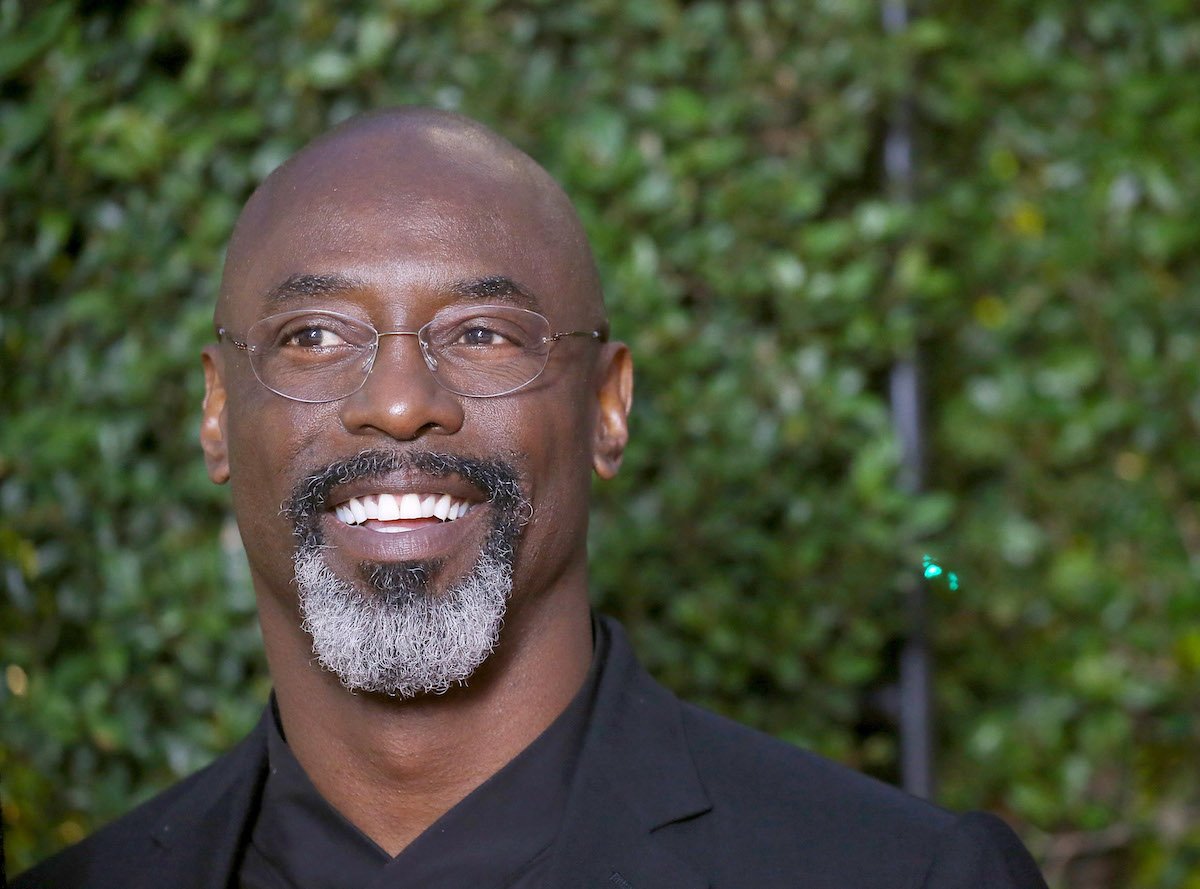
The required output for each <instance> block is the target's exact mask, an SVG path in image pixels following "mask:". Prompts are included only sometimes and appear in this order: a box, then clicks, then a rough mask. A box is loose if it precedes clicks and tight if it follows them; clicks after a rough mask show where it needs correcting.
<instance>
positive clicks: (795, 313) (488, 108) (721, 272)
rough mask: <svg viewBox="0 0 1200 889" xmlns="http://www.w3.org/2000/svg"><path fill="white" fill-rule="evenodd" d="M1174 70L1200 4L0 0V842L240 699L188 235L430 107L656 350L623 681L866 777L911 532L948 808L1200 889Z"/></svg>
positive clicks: (1182, 226) (188, 735) (1184, 296)
mask: <svg viewBox="0 0 1200 889" xmlns="http://www.w3.org/2000/svg"><path fill="white" fill-rule="evenodd" d="M1198 95H1200V22H1198V21H1197V17H1196V15H1195V13H1194V10H1193V9H1192V8H1191V4H1190V3H1188V2H1186V0H1141V2H1137V3H1133V2H1114V0H1107V2H1106V0H1098V2H1092V3H1088V4H1075V3H1068V2H1064V0H1024V2H1015V0H995V2H991V3H987V4H978V3H966V2H962V0H929V2H927V3H925V4H924V7H923V9H922V14H921V16H920V18H919V19H918V20H917V21H916V23H915V24H913V25H912V26H911V27H909V28H908V29H907V30H906V31H905V32H904V33H903V34H901V35H899V36H894V37H888V36H885V35H884V33H883V32H882V29H881V27H880V25H879V9H878V8H877V5H876V3H874V2H867V0H794V2H787V0H774V2H771V0H739V2H717V0H694V2H681V0H639V2H638V3H624V2H618V0H569V2H563V0H557V2H549V0H543V2H537V0H524V2H518V0H462V2H456V3H448V2H438V0H370V2H366V0H353V2H345V3H340V4H336V11H335V4H329V3H320V2H314V0H255V2H251V0H207V2H203V0H198V2H194V3H171V2H166V0H158V2H155V0H143V2H105V3H97V2H88V0H78V2H62V0H56V2H44V3H39V4H22V3H18V2H15V0H0V200H2V202H3V203H2V212H0V233H2V234H0V294H2V295H3V315H2V316H0V362H2V364H0V374H2V377H0V393H2V404H3V415H2V416H3V421H2V423H0V510H2V517H0V559H2V560H3V562H2V577H3V581H2V582H3V592H4V595H3V599H2V600H0V631H2V632H0V645H2V649H0V669H3V670H4V681H3V683H0V707H2V708H3V711H4V719H3V720H2V721H0V774H2V778H3V780H2V784H3V790H2V793H3V797H2V799H3V813H4V820H5V823H6V829H7V833H8V853H9V859H10V866H11V867H12V868H13V869H14V870H17V871H19V870H20V869H22V868H23V867H24V866H27V865H28V864H30V863H32V862H33V861H34V860H36V859H38V858H40V857H41V856H43V855H45V854H48V853H49V852H51V851H52V850H54V849H56V848H58V847H60V846H61V845H63V844H65V843H67V842H70V841H73V840H76V839H78V838H79V837H81V836H82V835H84V834H85V833H86V832H87V831H89V830H90V829H92V828H93V827H94V826H96V825H98V824H99V823H102V822H103V821H105V820H107V819H109V818H111V817H113V816H115V815H116V814H118V813H119V812H121V811H124V810H126V809H127V808H128V807H129V806H130V805H131V804H132V803H133V802H134V801H135V800H138V799H141V798H143V797H145V796H147V795H148V794H150V793H151V792H152V791H153V790H154V789H156V788H159V787H162V786H164V785H166V784H168V783H170V782H171V781H173V780H175V779H176V778H178V777H179V776H181V775H183V774H185V773H187V772H189V771H191V770H193V769H194V768H196V767H198V766H199V765H200V764H202V763H203V762H205V761H206V760H208V759H209V758H211V756H212V755H214V753H216V752H217V751H219V750H222V749H224V748H226V747H228V746H229V745H230V744H231V743H232V742H233V741H234V739H236V738H237V737H238V736H239V735H240V733H241V732H243V731H244V730H245V729H246V728H247V727H248V726H249V725H250V724H251V723H252V721H253V720H254V718H255V716H256V714H257V711H258V708H259V706H260V705H261V702H262V700H263V699H264V697H265V694H266V690H267V680H266V679H265V676H264V668H263V664H262V661H261V658H260V655H259V647H258V646H259V642H258V636H257V628H256V626H255V623H254V617H253V602H252V597H251V594H250V591H249V589H248V583H247V577H246V572H245V568H244V564H243V561H242V557H241V555H240V550H239V546H240V545H239V543H238V541H237V538H236V532H235V530H234V529H233V528H232V527H231V525H230V522H229V519H228V517H227V508H226V507H227V504H226V496H227V495H226V492H225V491H224V490H223V489H217V488H214V487H212V486H210V485H209V483H208V481H207V479H206V477H205V476H204V474H203V470H202V466H201V460H200V457H199V453H198V448H197V446H196V444H195V438H196V434H195V433H196V426H197V418H198V404H199V397H200V391H201V387H200V374H199V372H198V371H199V364H198V360H197V351H198V349H199V346H200V345H201V344H202V343H204V342H205V341H207V339H208V338H209V337H210V336H211V334H210V331H209V318H210V312H211V304H212V299H213V296H214V294H215V292H216V285H217V280H218V276H219V270H220V265H221V251H222V248H223V244H224V242H225V240H226V238H227V236H228V233H229V230H230V227H231V225H232V223H233V220H234V218H235V216H236V213H237V211H238V209H239V207H240V205H241V203H242V202H243V200H244V199H245V198H246V197H247V195H248V194H249V192H250V191H251V189H252V188H253V187H254V185H255V183H256V182H258V181H259V180H260V179H261V178H262V177H263V176H264V175H265V174H266V173H267V172H268V171H269V170H270V169H271V168H272V167H273V166H274V165H275V164H277V163H278V162H279V161H281V160H282V159H283V158H284V157H286V156H287V155H288V154H289V153H290V152H292V151H293V150H295V149H296V148H298V147H299V146H300V145H301V144H303V143H304V142H305V141H306V140H308V139H309V138H311V137H312V136H313V135H315V134H316V133H318V132H320V131H322V130H324V129H326V128H327V127H328V126H330V125H331V124H333V123H335V122H337V121H340V120H342V119H344V118H345V117H347V116H348V115H350V114H352V113H354V112H356V111H358V110H360V109H366V108H375V107H379V106H382V105H387V104H394V103H400V102H419V103H427V104H433V105H437V106H441V107H446V108H452V109H457V110H461V111H463V112H465V113H467V114H470V115H472V116H475V117H478V118H480V119H482V120H484V121H486V122H489V123H490V124H492V125H493V126H495V127H497V128H498V129H499V130H500V131H501V132H503V133H504V134H506V135H507V136H509V137H510V138H511V139H513V140H514V141H515V142H516V143H517V144H519V145H520V146H522V147H523V148H525V149H526V150H528V151H529V152H530V153H531V154H533V155H534V156H535V157H537V158H538V159H540V160H541V161H542V162H543V163H544V164H545V165H546V166H547V167H548V168H549V169H550V170H551V172H552V173H554V174H555V175H556V176H557V177H558V178H559V179H560V180H561V181H562V182H563V183H564V185H565V186H566V188H567V190H568V192H569V193H570V194H572V196H573V197H574V198H575V200H576V201H577V203H578V206H579V209H580V211H581V213H582V214H583V216H584V219H585V221H586V223H587V225H588V227H589V230H590V232H591V234H592V237H593V240H594V244H595V247H596V250H597V253H598V257H599V261H600V264H601V266H602V268H603V269H604V272H605V277H606V282H607V288H608V293H609V299H610V305H611V309H612V315H613V319H614V327H615V329H616V330H617V331H618V333H619V334H620V335H621V336H622V337H624V338H625V339H626V340H627V341H628V342H630V344H631V345H632V347H633V350H634V353H635V355H636V357H637V361H638V368H639V373H640V376H639V383H638V404H637V408H636V416H635V430H634V432H635V438H634V443H633V446H632V449H631V452H630V454H629V458H628V462H627V464H626V468H625V470H624V472H623V473H622V475H621V477H620V478H619V479H618V480H617V481H616V482H615V483H613V484H610V485H607V486H599V487H598V488H597V496H598V498H599V505H598V508H597V512H596V519H595V523H594V529H593V532H594V533H593V538H594V539H593V544H594V546H593V550H594V556H595V558H594V563H595V569H594V588H595V594H596V599H597V601H598V602H599V603H600V605H601V606H602V607H603V608H605V609H606V610H608V611H610V612H614V613H616V614H618V615H619V616H621V617H623V618H624V619H625V620H626V621H627V623H628V624H629V625H630V627H631V629H632V631H633V633H634V636H635V640H636V642H637V644H638V648H639V649H640V651H641V653H642V655H643V656H644V658H645V660H646V661H647V662H648V664H649V666H650V667H651V668H652V670H653V671H654V672H655V673H656V674H657V675H658V676H660V677H661V678H663V679H664V680H665V681H666V682H668V683H669V684H670V685H672V686H673V687H675V688H676V689H678V690H679V691H680V692H681V693H682V694H683V695H684V696H686V697H690V698H692V699H695V700H697V701H699V702H701V703H704V704H707V705H709V706H711V707H715V708H717V709H719V710H722V711H724V712H726V713H729V714H731V715H733V716H735V717H737V718H739V719H741V720H744V721H746V722H749V723H752V724H755V725H758V726H760V727H762V728H765V729H767V730H769V731H772V732H774V733H777V734H779V735H782V736H783V737H786V738H789V739H792V740H794V741H797V742H799V743H803V744H807V745H810V746H812V747H814V748H816V749H818V750H820V751H822V752H824V753H826V754H828V755H831V756H833V757H836V758H838V759H840V760H842V761H845V762H847V763H850V764H852V765H854V766H856V767H859V768H864V769H867V770H869V771H872V772H874V773H875V774H878V775H881V776H883V777H886V778H895V775H896V757H897V745H896V739H895V732H894V729H893V727H892V724H891V719H890V717H889V714H888V712H887V707H886V706H885V704H886V701H887V697H888V696H887V689H888V687H889V684H890V683H891V682H892V681H893V679H894V676H895V652H896V650H897V643H898V640H899V639H900V638H901V636H902V632H903V627H904V621H905V618H904V608H903V606H904V600H903V597H902V596H901V594H900V592H899V591H900V590H901V589H902V588H903V586H904V584H905V582H906V580H907V578H909V577H911V576H912V574H913V572H914V570H915V569H916V567H917V565H918V564H919V562H920V556H921V553H922V552H925V551H930V552H935V553H937V554H938V555H939V556H940V558H941V559H942V560H943V562H944V563H945V564H946V565H948V566H949V567H951V568H953V569H955V570H956V571H957V572H958V573H959V574H960V575H962V577H963V580H964V583H963V586H962V588H961V589H959V590H958V591H956V592H951V591H950V590H948V589H947V588H945V587H937V588H935V590H934V597H935V598H934V602H933V612H934V626H933V644H934V650H935V656H936V659H937V667H938V669H937V676H936V692H937V701H938V707H939V719H938V726H939V742H940V748H939V754H938V770H939V777H940V799H941V801H942V802H944V803H945V804H947V805H950V806H953V807H983V808H989V809H993V810H996V811H999V812H1000V813H1002V814H1003V815H1005V816H1006V817H1008V818H1009V819H1010V820H1011V821H1012V822H1013V823H1014V824H1015V825H1016V826H1017V827H1018V829H1019V830H1021V832H1022V833H1023V835H1024V837H1025V838H1026V840H1027V842H1029V844H1030V845H1031V847H1032V848H1033V849H1034V850H1035V852H1036V853H1037V854H1038V855H1039V857H1040V858H1041V860H1042V862H1043V864H1044V866H1045V867H1046V869H1047V872H1048V874H1049V875H1050V877H1051V882H1052V883H1053V884H1054V885H1056V886H1095V887H1100V886H1125V885H1130V886H1139V887H1163V889H1166V887H1197V886H1200V812H1198V810H1197V805H1198V800H1200V797H1198V793H1200V787H1198V784H1200V760H1198V759H1197V757H1196V755H1195V753H1196V750H1197V747H1198V744H1200V713H1198V712H1197V696H1196V693H1195V685H1196V682H1197V677H1198V674H1200V620H1198V618H1200V592H1198V586H1197V580H1198V576H1200V512H1198V511H1197V506H1196V500H1197V497H1196V495H1197V492H1198V488H1200V455H1198V453H1197V449H1196V448H1195V447H1194V446H1193V441H1192V439H1193V438H1194V436H1195V433H1196V428H1197V421H1198V420H1200V396H1198V394H1197V392H1198V387H1197V383H1198V381H1200V357H1198V356H1200V323H1198V322H1200V302H1198V301H1197V298H1196V296H1197V285H1198V283H1200V259H1198V258H1197V257H1198V256H1200V251H1198V250H1197V242H1198V240H1200V215H1198V214H1197V212H1196V209H1195V208H1196V206H1197V204H1198V203H1200V165H1198V164H1197V161H1196V152H1197V147H1198V146H1200V103H1198V102H1197V101H1196V96H1198ZM904 97H909V98H910V99H911V103H912V106H911V107H912V109H913V113H914V116H915V120H916V134H917V139H918V150H917V166H918V183H917V199H916V201H915V203H913V204H912V205H911V206H909V205H906V204H905V203H903V202H902V201H899V200H896V199H894V198H893V197H891V196H890V195H891V193H890V191H889V188H888V186H887V183H886V182H885V181H884V177H883V175H882V148H881V146H882V138H883V134H884V132H885V130H886V121H887V119H888V116H889V114H890V113H891V109H893V107H894V106H895V103H896V102H897V101H899V100H900V99H902V98H904ZM913 350H918V351H919V353H920V355H921V358H922V362H923V365H924V367H925V369H926V378H927V383H928V392H927V400H928V404H927V413H928V418H929V433H930V456H929V467H928V469H929V477H930V484H929V489H928V492H927V493H925V494H923V495H921V496H919V497H915V498H914V497H909V496H905V495H904V494H903V493H901V490H900V486H899V485H898V484H897V464H898V450H897V446H896V442H895V440H894V437H893V435H892V432H891V427H890V419H889V412H888V403H887V396H886V380H887V373H888V369H889V367H890V366H891V364H892V363H893V362H894V361H895V360H896V359H897V358H898V357H901V356H904V355H907V354H910V353H911V352H912V351H913ZM881 702H883V703H881Z"/></svg>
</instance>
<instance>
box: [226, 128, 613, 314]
mask: <svg viewBox="0 0 1200 889" xmlns="http://www.w3.org/2000/svg"><path fill="white" fill-rule="evenodd" d="M365 218H369V219H370V222H371V224H372V225H374V226H378V227H382V228H384V229H400V228H403V229H405V230H406V231H408V232H409V233H414V234H418V235H419V236H420V237H421V238H423V240H424V246H425V248H427V249H428V250H429V251H430V252H432V253H436V252H437V249H438V245H443V246H445V247H447V248H449V247H450V246H454V247H456V248H457V247H461V246H462V243H461V242H462V241H463V240H464V239H466V240H467V241H476V242H478V243H479V244H480V245H481V246H483V245H487V246H488V247H494V246H495V245H496V244H497V243H498V242H500V241H508V242H510V249H511V248H512V247H513V246H515V247H516V249H517V250H518V251H519V252H520V253H521V254H523V255H522V256H520V257H514V260H516V259H518V258H521V259H526V260H531V261H533V262H534V263H536V264H538V265H541V266H544V267H545V269H546V273H547V274H546V277H548V278H552V279H553V281H548V282H547V283H548V284H549V286H551V287H553V288H554V289H555V290H557V291H560V292H569V293H570V294H571V295H572V296H573V297H574V298H576V299H578V300H580V301H581V302H582V303H583V305H584V306H585V307H586V309H587V312H586V315H587V317H589V318H590V319H591V321H593V322H597V323H598V322H601V321H603V315H604V311H603V303H602V295H601V289H600V284H599V278H598V275H597V272H596V267H595V262H594V260H593V257H592V253H591V248H590V247H589V245H588V242H587V237H586V235H585V233H584V231H583V226H582V225H581V223H580V221H579V217H578V215H577V214H576V213H575V210H574V208H573V207H572V205H571V202H570V200H569V199H568V198H567V196H566V194H565V193H564V192H563V190H562V189H561V188H560V187H559V185H558V184H557V183H556V182H555V181H554V180H553V179H552V178H551V177H550V175H549V174H548V173H547V172H546V171H545V170H544V169H543V168H542V167H541V166H540V165H539V164H538V163H537V162H536V161H534V160H533V159H532V158H530V157H529V156H528V155H527V154H525V153H524V152H522V151H521V150H520V149H518V148H516V146H514V145H513V144H512V143H510V142H509V141H507V140H506V139H504V138H503V137H501V136H499V135H498V134H496V133H495V132H493V131H492V130H490V129H488V128H487V127H485V126H483V125H482V124H480V123H477V122H476V121H473V120H470V119H469V118H465V117H462V116H461V115H457V114H451V113H449V112H444V111H437V110H433V109H426V108H415V107H405V108H396V109H389V110H385V111H380V112H376V113H372V114H367V115H362V116H359V117H355V118H352V119H350V120H349V121H347V122H345V123H343V124H342V125H340V126H339V127H337V128H335V129H334V130H331V131H330V132H328V133H326V134H324V135H322V136H320V137H318V138H317V139H315V140H314V141H312V142H311V143H309V144H308V145H307V146H306V147H305V148H303V149H302V150H301V151H299V152H298V153H297V154H295V155H294V156H293V157H292V158H290V159H289V160H288V161H287V162H285V163H284V164H283V165H281V166H280V167H279V168H278V169H276V170H275V171H274V172H273V173H272V174H271V175H270V176H269V177H267V179H266V180H265V181H264V182H263V183H262V185H260V186H259V188H258V189H257V190H256V191H255V192H254V194H253V195H251V197H250V200H249V201H248V202H247V203H246V206H245V208H244V209H243V211H242V213H241V216H240V217H239V218H238V222H237V225H236V227H235V229H234V234H233V237H232V239H231V241H230V244H229V249H228V253H227V257H226V263H225V271H224V275H223V278H222V284H221V294H220V300H219V303H218V308H217V315H218V318H229V317H230V315H231V314H232V313H233V312H234V311H236V310H235V309H234V308H233V304H234V303H235V302H240V301H241V298H242V297H245V296H248V295H251V293H252V291H253V290H254V288H255V287H256V285H257V286H260V287H261V285H262V283H263V282H261V281H260V280H258V279H260V278H261V276H260V275H259V274H257V272H258V271H259V270H260V269H261V266H262V265H263V262H264V260H265V259H266V258H267V257H268V255H272V256H273V255H278V254H279V253H281V252H286V251H287V249H288V248H289V246H291V244H292V242H294V239H295V238H296V237H297V236H298V234H299V236H300V237H307V238H310V239H313V240H315V241H317V242H319V243H321V244H323V245H325V246H327V247H328V248H329V249H331V250H333V251H338V250H342V249H344V248H346V249H350V250H351V251H352V250H353V249H355V248H354V245H351V244H349V243H348V241H349V240H350V239H352V238H353V237H354V236H355V230H356V229H357V228H358V227H359V224H360V223H361V222H362V221H363V220H364V219H365ZM518 225H519V227H520V229H521V237H520V243H519V244H515V245H513V244H512V243H511V242H512V241H513V238H512V234H513V229H514V226H518ZM298 228H299V229H300V232H299V233H298V231H297V229H298ZM452 242H455V243H453V244H452ZM396 246H397V247H398V248H399V247H401V246H402V245H400V244H397V245H396ZM396 258H397V259H403V258H404V257H402V256H399V255H397V257H396ZM529 283H530V284H531V285H532V283H533V282H529ZM226 323H228V322H226Z"/></svg>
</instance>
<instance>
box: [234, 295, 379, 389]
mask: <svg viewBox="0 0 1200 889" xmlns="http://www.w3.org/2000/svg"><path fill="white" fill-rule="evenodd" d="M376 342H377V338H376V334H375V329H374V328H373V327H371V326H370V325H369V324H367V323H366V322H363V321H359V320H357V319H355V318H349V317H347V316H345V315H339V314H336V313H334V312H308V311H303V312H285V313H284V314H282V315H271V316H270V317H268V318H264V319H263V320H261V321H259V322H258V323H256V324H255V325H254V326H253V327H251V328H250V330H249V331H247V334H246V343H247V345H248V346H249V347H250V363H251V366H252V367H253V368H254V373H255V375H257V376H258V378H259V380H261V381H262V384H263V385H264V386H266V387H267V388H268V389H270V390H272V391H273V392H278V393H279V394H280V395H285V396H287V397H288V398H294V399H296V400H297V401H309V402H323V401H334V400H336V399H338V398H343V397H345V396H347V395H349V394H350V393H351V392H354V391H355V390H357V389H358V388H359V387H360V386H361V385H362V383H363V380H364V379H366V375H367V371H368V369H369V367H370V358H371V355H372V354H373V352H374V349H375V344H376Z"/></svg>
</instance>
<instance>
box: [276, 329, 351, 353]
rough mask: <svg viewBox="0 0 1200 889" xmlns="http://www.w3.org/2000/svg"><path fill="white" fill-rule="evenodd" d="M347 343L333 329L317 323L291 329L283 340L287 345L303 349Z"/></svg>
mask: <svg viewBox="0 0 1200 889" xmlns="http://www.w3.org/2000/svg"><path fill="white" fill-rule="evenodd" d="M345 344H346V341H345V340H344V339H342V338H341V337H340V336H338V335H337V334H336V333H334V332H333V331H332V330H330V329H328V328H326V327H318V326H316V325H309V326H307V327H302V328H300V329H299V330H295V331H291V332H289V333H288V334H287V336H286V337H284V340H283V345H285V346H299V347H300V348H302V349H330V348H334V347H336V346H344V345H345Z"/></svg>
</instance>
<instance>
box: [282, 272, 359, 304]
mask: <svg viewBox="0 0 1200 889" xmlns="http://www.w3.org/2000/svg"><path fill="white" fill-rule="evenodd" d="M364 286H365V285H364V283H363V282H362V281H360V280H358V279H357V278H351V277H349V276H347V275H292V276H291V277H290V278H288V279H287V280H286V281H284V282H283V283H282V284H277V285H276V286H275V287H273V288H271V290H270V291H269V292H268V293H267V295H266V296H265V297H263V302H264V303H266V305H267V307H268V308H269V309H278V308H282V307H284V306H286V305H288V304H289V303H292V302H295V301H296V300H298V299H302V298H304V297H310V296H328V295H329V294H338V293H346V292H348V291H351V290H359V289H361V288H362V287H364Z"/></svg>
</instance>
